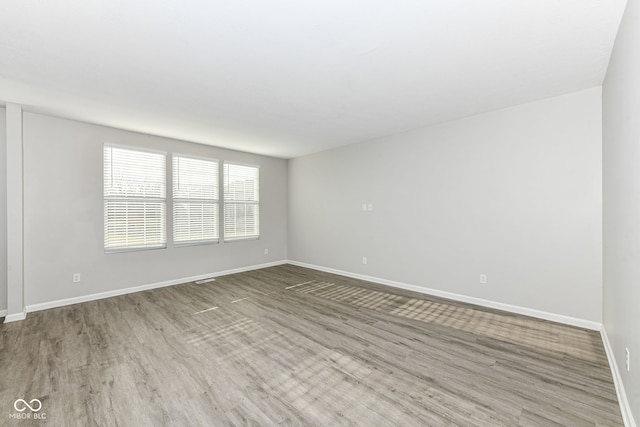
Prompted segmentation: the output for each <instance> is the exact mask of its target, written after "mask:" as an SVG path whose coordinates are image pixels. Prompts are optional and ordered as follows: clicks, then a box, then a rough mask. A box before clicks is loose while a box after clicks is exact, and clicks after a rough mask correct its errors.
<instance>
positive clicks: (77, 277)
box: [73, 273, 81, 283]
mask: <svg viewBox="0 0 640 427" xmlns="http://www.w3.org/2000/svg"><path fill="white" fill-rule="evenodd" d="M80 279H81V276H80V273H74V274H73V283H80Z"/></svg>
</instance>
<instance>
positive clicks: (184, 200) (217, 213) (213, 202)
mask: <svg viewBox="0 0 640 427" xmlns="http://www.w3.org/2000/svg"><path fill="white" fill-rule="evenodd" d="M176 157H177V158H184V159H192V160H201V161H207V162H212V163H214V164H215V165H216V173H215V180H214V184H215V191H216V193H217V197H216V198H214V199H199V198H194V197H190V198H184V197H176V191H175V190H176V173H175V164H176V163H175V159H176ZM220 163H221V162H220V160H219V159H216V158H213V157H205V156H196V155H191V154H183V153H175V152H174V153H172V154H171V203H172V209H171V213H172V221H171V222H172V226H173V229H172V233H171V235H172V242H173V246H174V247H183V246H197V245H210V244H218V243H220V221H221V219H220V210H221V209H220V205H221V200H220ZM177 203H194V204H197V203H202V204H211V205H212V206H214V207H215V218H214V225H215V228H216V231H217V236H216V237H215V238H213V239H192V240H184V241H177V240H176V204H177Z"/></svg>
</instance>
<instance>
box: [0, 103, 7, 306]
mask: <svg viewBox="0 0 640 427" xmlns="http://www.w3.org/2000/svg"><path fill="white" fill-rule="evenodd" d="M6 120H7V117H6V110H5V109H4V108H0V311H4V310H6V309H7V128H6Z"/></svg>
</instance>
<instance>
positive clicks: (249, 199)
mask: <svg viewBox="0 0 640 427" xmlns="http://www.w3.org/2000/svg"><path fill="white" fill-rule="evenodd" d="M259 172H260V169H259V168H258V167H257V166H247V165H240V164H234V163H226V162H225V164H224V170H223V176H224V239H225V240H235V239H245V238H257V237H259V236H260V200H259V198H260V185H259V183H260V181H259Z"/></svg>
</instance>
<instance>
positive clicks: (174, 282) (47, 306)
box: [5, 261, 287, 322]
mask: <svg viewBox="0 0 640 427" xmlns="http://www.w3.org/2000/svg"><path fill="white" fill-rule="evenodd" d="M286 263H287V262H286V261H276V262H270V263H266V264H258V265H251V266H247V267H240V268H234V269H232V270H224V271H218V272H215V273H209V274H201V275H199V276H192V277H184V278H180V279H174V280H167V281H165V282H158V283H151V284H147V285H141V286H134V287H130V288H123V289H116V290H113V291H107V292H100V293H97V294H91V295H82V296H79V297H73V298H65V299H60V300H56V301H49V302H43V303H39V304H31V305H27V307H26V312H27V313H31V312H34V311H40V310H47V309H50V308H56V307H63V306H65V305H72V304H78V303H81V302H88V301H95V300H99V299H103V298H109V297H115V296H119V295H125V294H132V293H134V292H141V291H146V290H149V289H156V288H163V287H165V286H173V285H179V284H181V283H189V282H195V281H197V280H202V279H208V278H210V277H219V276H226V275H229V274H235V273H243V272H245V271H251V270H258V269H261V268H267V267H274V266H276V265H282V264H286ZM23 319H24V317H23ZM23 319H15V320H23ZM6 321H7V320H6V319H5V322H6Z"/></svg>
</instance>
